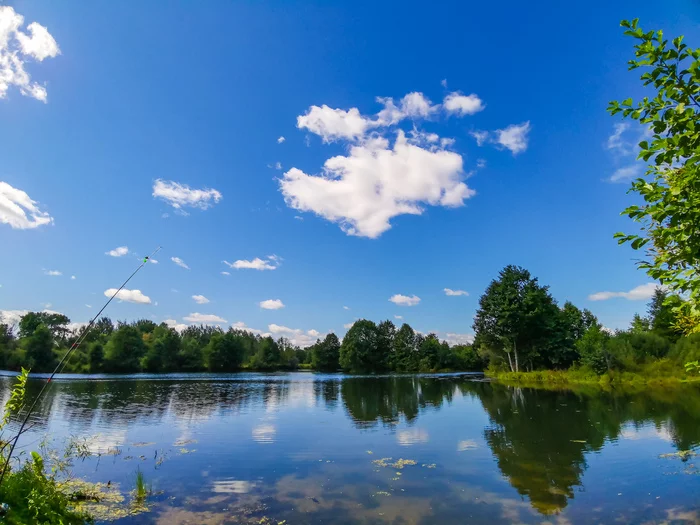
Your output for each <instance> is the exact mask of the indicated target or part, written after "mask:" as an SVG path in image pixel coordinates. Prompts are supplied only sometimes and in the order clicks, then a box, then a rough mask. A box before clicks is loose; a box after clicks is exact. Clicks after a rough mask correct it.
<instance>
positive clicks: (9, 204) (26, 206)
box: [0, 6, 53, 230]
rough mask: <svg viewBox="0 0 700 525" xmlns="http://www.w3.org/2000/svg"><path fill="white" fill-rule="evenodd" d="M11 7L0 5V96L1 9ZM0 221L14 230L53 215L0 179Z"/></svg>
mask: <svg viewBox="0 0 700 525" xmlns="http://www.w3.org/2000/svg"><path fill="white" fill-rule="evenodd" d="M3 9H12V8H7V7H1V6H0V98H2V61H1V59H2V51H1V50H2V35H3V33H2V31H3V28H2V22H3V20H2V10H3ZM0 223H3V224H9V225H10V228H13V229H16V230H28V229H31V228H38V227H39V226H43V225H44V224H52V223H53V217H51V216H50V215H49V214H48V213H47V212H44V211H41V210H40V209H39V208H38V207H37V203H36V202H35V201H33V200H32V199H30V198H29V195H27V194H26V193H25V192H23V191H22V190H18V189H17V188H13V187H12V186H10V185H9V184H8V183H7V182H2V181H0Z"/></svg>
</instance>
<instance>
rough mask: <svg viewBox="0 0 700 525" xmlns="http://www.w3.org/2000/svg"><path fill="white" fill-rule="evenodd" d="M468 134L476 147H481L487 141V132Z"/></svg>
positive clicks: (471, 132)
mask: <svg viewBox="0 0 700 525" xmlns="http://www.w3.org/2000/svg"><path fill="white" fill-rule="evenodd" d="M469 134H470V135H471V136H472V137H474V139H475V140H476V145H477V146H483V145H484V144H486V142H487V141H488V140H489V132H488V131H478V130H477V131H470V132H469Z"/></svg>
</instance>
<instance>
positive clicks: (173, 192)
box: [153, 179, 222, 210]
mask: <svg viewBox="0 0 700 525" xmlns="http://www.w3.org/2000/svg"><path fill="white" fill-rule="evenodd" d="M153 197H155V198H157V199H162V200H164V201H165V202H167V203H168V204H169V205H170V206H172V207H173V208H175V209H176V210H182V208H185V207H190V208H199V209H200V210H206V209H207V208H210V207H212V206H213V205H214V204H216V203H217V202H219V201H220V200H221V198H222V197H221V193H220V192H219V191H217V190H215V189H212V188H204V189H201V190H197V189H192V188H190V187H189V186H187V185H185V184H180V183H178V182H174V181H171V180H162V179H158V180H156V182H155V183H154V184H153Z"/></svg>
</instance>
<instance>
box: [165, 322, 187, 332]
mask: <svg viewBox="0 0 700 525" xmlns="http://www.w3.org/2000/svg"><path fill="white" fill-rule="evenodd" d="M163 322H164V323H165V324H166V325H167V326H168V327H169V328H172V329H173V330H175V331H176V332H184V331H185V330H187V325H186V324H184V323H178V322H177V321H176V320H175V319H166V320H165V321H163Z"/></svg>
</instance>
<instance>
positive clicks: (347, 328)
mask: <svg viewBox="0 0 700 525" xmlns="http://www.w3.org/2000/svg"><path fill="white" fill-rule="evenodd" d="M354 324H355V323H345V324H344V325H343V328H345V329H346V330H350V328H352V325H354Z"/></svg>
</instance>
